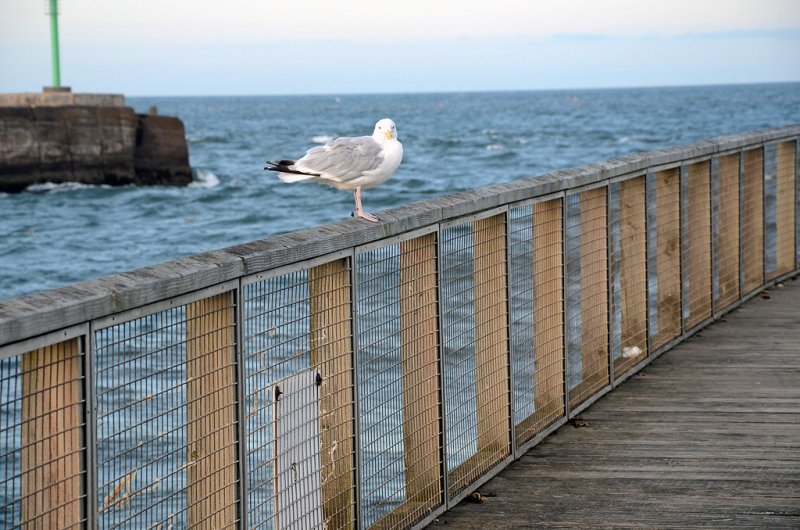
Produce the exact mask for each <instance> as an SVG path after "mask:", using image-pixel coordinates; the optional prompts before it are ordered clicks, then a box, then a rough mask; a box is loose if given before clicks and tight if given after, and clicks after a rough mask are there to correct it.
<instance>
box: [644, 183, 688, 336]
mask: <svg viewBox="0 0 800 530" xmlns="http://www.w3.org/2000/svg"><path fill="white" fill-rule="evenodd" d="M679 177H680V175H679V170H678V168H674V169H669V170H665V171H660V172H658V173H657V174H656V176H655V186H656V191H655V193H656V234H657V246H656V249H655V252H656V256H655V262H656V265H657V266H656V274H657V275H658V279H657V285H658V292H657V298H656V299H655V300H651V301H650V303H651V304H655V306H656V321H655V323H656V326H655V329H654V330H653V329H651V330H650V333H651V337H650V347H651V348H652V349H653V350H656V349H658V348H660V347H661V346H663V345H664V344H666V343H668V342H669V341H670V340H672V339H674V338H675V337H677V336H678V335H680V333H681V276H680V275H681V264H680V258H681V252H680V251H681V243H680V201H679V197H680V194H679V192H680V189H679V184H680V182H679Z"/></svg>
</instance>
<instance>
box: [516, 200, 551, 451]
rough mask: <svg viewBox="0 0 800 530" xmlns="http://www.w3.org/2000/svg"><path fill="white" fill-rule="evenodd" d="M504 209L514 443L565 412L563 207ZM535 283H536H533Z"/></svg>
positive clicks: (539, 205)
mask: <svg viewBox="0 0 800 530" xmlns="http://www.w3.org/2000/svg"><path fill="white" fill-rule="evenodd" d="M562 202H563V201H562V199H560V198H559V199H551V200H548V201H542V202H537V203H534V204H530V205H526V206H520V207H517V208H512V209H510V210H509V214H508V215H509V221H508V225H509V257H508V263H509V279H508V282H509V292H510V295H509V296H510V303H509V307H510V308H511V309H510V310H511V313H510V316H509V326H510V344H511V367H512V373H513V376H514V391H513V402H514V425H515V429H514V431H515V436H516V442H517V444H518V445H522V444H524V443H525V442H527V441H528V440H530V439H532V438H533V437H535V436H536V435H537V434H539V433H541V432H542V431H543V430H544V429H545V428H546V427H548V426H549V425H551V424H552V423H553V422H555V421H556V420H557V419H558V418H559V417H561V416H563V414H564V308H563V293H562V287H563V282H564V272H563V260H564V258H563V252H564V249H563V243H562V241H563V213H562V210H563V205H562ZM534 279H535V280H534Z"/></svg>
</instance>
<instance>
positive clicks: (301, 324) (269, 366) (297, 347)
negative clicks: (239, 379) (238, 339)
mask: <svg viewBox="0 0 800 530" xmlns="http://www.w3.org/2000/svg"><path fill="white" fill-rule="evenodd" d="M349 269H350V266H349V262H348V261H347V260H345V259H340V260H336V261H332V262H329V263H325V264H322V265H318V266H315V267H311V268H310V269H309V268H302V269H300V270H296V271H291V272H286V273H284V274H278V275H275V276H272V277H264V278H262V277H259V276H256V277H253V278H251V279H249V280H248V281H247V282H246V284H245V285H244V287H243V293H242V306H243V308H242V314H243V316H242V327H243V339H242V342H243V355H242V357H243V360H242V362H243V372H244V376H243V377H244V387H245V396H246V398H245V403H246V406H245V415H246V420H245V425H246V438H245V443H246V448H247V449H246V461H247V524H248V527H249V528H269V529H272V528H320V527H322V525H323V524H324V525H325V526H326V527H327V528H349V527H352V525H353V524H354V522H355V510H354V498H355V491H354V490H355V479H354V476H355V471H354V455H355V448H354V440H353V437H354V434H353V433H354V428H353V418H354V416H353V403H354V393H353V392H354V391H353V375H352V334H351V328H350V318H351V313H350V306H351V304H350V298H351V295H350V292H351V289H350V270H349ZM317 387H318V388H317Z"/></svg>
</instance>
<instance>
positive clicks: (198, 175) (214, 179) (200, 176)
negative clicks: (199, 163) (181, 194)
mask: <svg viewBox="0 0 800 530" xmlns="http://www.w3.org/2000/svg"><path fill="white" fill-rule="evenodd" d="M192 177H193V178H192V181H191V182H190V183H189V187H190V188H215V187H217V186H219V177H218V176H216V175H215V174H214V173H212V172H211V171H209V170H207V169H196V170H194V171H192Z"/></svg>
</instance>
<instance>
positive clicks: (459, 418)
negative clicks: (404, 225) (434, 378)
mask: <svg viewBox="0 0 800 530" xmlns="http://www.w3.org/2000/svg"><path fill="white" fill-rule="evenodd" d="M441 238H442V242H441V278H440V281H441V285H442V300H441V313H442V343H443V354H444V367H445V368H444V369H445V374H444V379H445V411H446V417H445V425H446V429H447V433H446V440H447V469H448V490H449V494H450V495H451V496H452V495H457V494H458V493H460V492H461V491H462V490H463V489H464V488H466V487H467V486H468V485H469V484H470V483H471V482H473V481H474V480H475V479H476V478H478V477H480V476H481V475H482V474H483V473H485V472H487V471H488V470H489V469H491V467H492V466H493V465H494V464H496V463H497V462H499V461H500V460H502V459H503V458H504V457H506V456H507V455H508V454H509V450H510V436H509V434H510V433H509V389H508V352H507V344H508V340H507V324H506V313H507V309H506V268H505V263H506V255H505V222H504V216H503V215H496V216H493V217H490V218H488V219H481V220H478V221H475V222H473V223H464V224H460V225H456V226H452V227H448V228H444V229H442V232H441Z"/></svg>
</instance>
